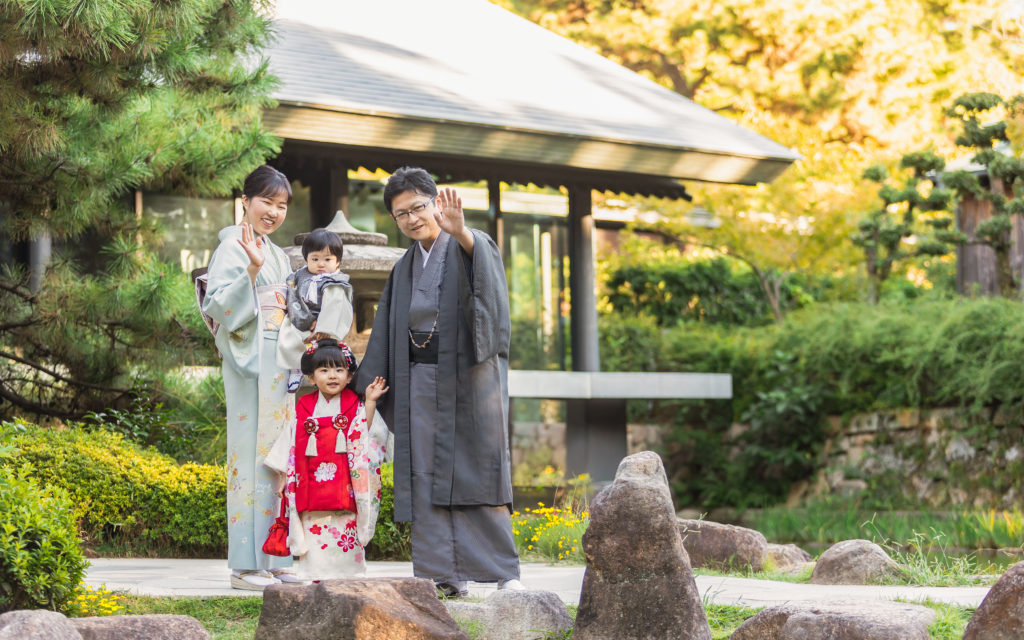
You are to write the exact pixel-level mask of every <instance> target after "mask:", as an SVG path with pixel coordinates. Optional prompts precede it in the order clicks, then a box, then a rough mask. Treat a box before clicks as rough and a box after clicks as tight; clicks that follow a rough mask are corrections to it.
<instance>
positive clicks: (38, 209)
mask: <svg viewBox="0 0 1024 640" xmlns="http://www.w3.org/2000/svg"><path fill="white" fill-rule="evenodd" d="M270 37H271V31H270V21H269V13H268V11H267V7H266V6H263V5H261V4H260V3H259V2H255V3H254V2H252V1H251V0H179V1H176V2H166V1H163V0H8V1H5V2H3V3H0V104H3V105H4V108H3V109H0V224H2V227H0V232H2V233H3V235H6V236H7V238H8V239H9V240H11V241H14V242H18V241H25V240H31V239H36V238H40V237H47V236H48V237H49V238H51V239H52V240H53V242H54V246H55V247H56V251H55V255H54V259H53V262H52V263H51V264H50V265H49V266H48V267H47V270H46V275H45V278H43V279H42V281H41V283H40V284H38V285H35V286H33V287H31V288H30V286H29V274H28V273H27V270H26V268H25V267H24V265H18V264H7V265H5V266H4V268H3V270H2V271H0V363H2V364H0V413H7V414H10V413H18V412H29V413H35V414H40V415H54V416H61V417H75V416H79V415H82V414H84V413H85V412H87V411H90V410H97V409H100V408H103V407H106V406H110V405H111V404H113V403H116V402H118V400H119V398H123V397H126V396H127V395H129V394H130V393H131V392H132V389H133V388H135V389H137V388H138V386H139V384H143V385H145V384H146V381H147V380H149V379H150V378H151V377H152V376H153V375H154V373H155V372H156V371H157V370H159V369H161V368H166V367H167V366H171V365H174V364H178V363H181V364H189V363H191V361H194V360H196V359H197V358H198V359H202V358H205V357H208V356H209V352H208V351H202V349H208V348H209V347H208V346H206V344H208V341H207V340H205V338H206V337H207V336H205V335H203V333H202V332H203V329H202V328H201V325H198V324H197V323H196V322H195V318H194V315H195V310H194V303H193V302H192V301H191V299H190V297H189V296H190V293H189V288H188V282H187V280H186V279H185V277H184V276H183V275H182V274H180V273H178V271H177V270H176V269H175V268H174V267H172V266H170V265H166V264H162V263H161V262H160V261H159V260H157V259H156V258H155V256H154V255H153V253H152V249H153V248H154V245H155V244H156V243H157V242H159V236H158V235H157V234H156V233H155V232H154V231H153V229H152V228H150V227H149V226H148V225H147V224H146V222H145V221H143V220H140V218H139V216H138V215H137V212H136V211H135V208H134V197H133V194H134V192H135V190H137V189H147V190H153V191H175V192H178V193H184V194H190V195H202V196H229V195H231V193H232V190H233V189H235V188H237V187H238V186H239V185H240V184H241V183H242V180H243V178H244V176H245V175H246V173H248V171H250V170H251V169H253V168H254V167H256V166H258V165H259V164H261V163H263V162H264V161H265V159H266V158H267V157H269V156H271V155H272V154H274V153H275V152H276V151H278V149H279V148H280V141H279V140H277V139H276V138H274V137H273V136H271V135H269V134H268V133H266V132H265V131H264V130H263V128H262V123H261V114H262V112H263V110H264V109H265V108H268V107H270V106H272V104H273V102H272V100H271V99H270V98H269V95H270V92H271V89H272V88H273V83H274V78H273V77H271V76H270V75H269V74H268V73H267V62H266V60H265V59H264V58H263V57H262V55H261V49H262V47H263V46H265V45H266V44H267V41H268V39H269V38H270ZM201 345H202V346H201ZM197 348H198V349H200V351H198V352H197V351H196V349H197Z"/></svg>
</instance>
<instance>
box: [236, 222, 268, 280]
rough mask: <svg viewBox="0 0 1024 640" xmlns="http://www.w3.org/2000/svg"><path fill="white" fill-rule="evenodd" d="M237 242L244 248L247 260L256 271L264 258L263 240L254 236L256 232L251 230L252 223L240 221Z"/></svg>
mask: <svg viewBox="0 0 1024 640" xmlns="http://www.w3.org/2000/svg"><path fill="white" fill-rule="evenodd" d="M238 244H240V245H242V248H243V249H245V253H246V254H248V256H249V262H250V263H251V264H252V266H254V267H256V270H257V271H258V270H259V268H260V267H262V266H263V261H264V260H265V259H266V257H265V256H264V255H263V241H262V240H260V239H259V238H258V237H256V232H255V231H253V230H252V225H251V224H249V223H248V222H243V223H242V237H241V239H240V240H239V241H238Z"/></svg>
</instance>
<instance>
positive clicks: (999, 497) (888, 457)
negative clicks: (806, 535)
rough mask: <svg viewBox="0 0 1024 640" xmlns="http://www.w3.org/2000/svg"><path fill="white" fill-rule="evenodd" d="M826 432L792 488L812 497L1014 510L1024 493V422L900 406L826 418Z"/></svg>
mask: <svg viewBox="0 0 1024 640" xmlns="http://www.w3.org/2000/svg"><path fill="white" fill-rule="evenodd" d="M829 422H830V429H829V433H830V434H832V435H831V437H830V438H829V439H828V441H827V442H826V444H825V449H824V451H823V462H824V467H823V468H822V470H821V471H820V472H819V473H818V474H817V475H816V477H815V478H814V479H813V480H811V481H809V482H806V483H800V484H799V485H798V486H796V487H794V491H793V494H792V495H791V496H790V501H791V502H796V501H799V500H801V499H803V498H805V497H807V495H808V494H811V495H819V496H820V495H829V494H831V495H843V496H849V495H855V494H858V493H861V492H871V493H872V494H874V495H876V496H880V497H883V498H884V497H885V496H886V495H891V496H895V497H901V496H902V497H905V498H907V499H908V500H910V501H912V502H918V503H924V504H926V505H931V506H935V507H943V506H970V507H975V508H1012V507H1019V506H1020V504H1021V498H1024V425H1022V423H1021V420H1020V419H1019V417H1018V418H1016V419H1010V418H1009V417H1007V416H1005V415H1000V414H996V415H994V416H991V417H990V418H988V419H986V418H979V417H977V416H973V417H966V416H965V414H964V412H963V411H961V410H957V409H924V410H916V409H904V410H896V411H879V412H873V413H866V414H860V415H856V416H853V417H851V418H849V419H848V420H846V421H843V420H842V419H840V418H837V417H833V418H830V419H829Z"/></svg>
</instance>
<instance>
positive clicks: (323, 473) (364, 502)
mask: <svg viewBox="0 0 1024 640" xmlns="http://www.w3.org/2000/svg"><path fill="white" fill-rule="evenodd" d="M314 397H315V405H314ZM298 404H299V406H298V408H297V411H296V419H295V420H294V421H292V423H291V426H290V428H289V429H288V432H287V433H282V434H281V436H280V437H279V438H278V440H277V442H275V443H274V446H273V448H272V450H271V452H270V455H268V456H267V458H266V460H265V461H264V463H265V464H266V465H267V466H269V467H271V468H273V469H275V470H278V471H281V472H283V473H285V475H286V484H285V490H284V493H285V497H286V498H287V502H288V511H289V522H288V546H289V548H290V549H291V551H292V554H293V555H295V556H297V557H298V560H296V562H295V565H294V568H295V571H296V573H297V574H298V575H299V576H301V577H303V578H306V579H314V580H322V579H328V578H341V577H347V576H352V575H360V574H363V573H365V571H366V554H365V552H364V550H363V549H364V546H365V545H367V544H369V542H370V540H371V539H372V538H373V532H374V529H375V527H376V524H377V514H378V512H379V511H380V465H381V463H382V462H383V461H384V455H385V444H386V442H387V437H388V429H387V425H386V424H385V423H384V420H383V418H381V417H380V414H379V413H378V412H374V419H373V424H372V425H368V424H367V422H366V408H365V406H364V405H363V403H362V401H357V405H356V409H355V414H354V418H353V419H352V420H351V421H350V423H349V424H348V425H347V429H346V430H341V429H339V430H338V431H337V435H338V437H345V436H347V438H345V440H346V442H345V443H344V446H345V449H346V452H345V455H346V456H347V461H348V465H347V466H348V475H349V478H348V479H349V482H348V483H345V484H347V485H348V490H349V491H351V495H352V497H353V498H354V502H355V506H356V512H355V513H352V512H351V511H347V510H337V511H302V512H300V511H299V509H298V503H297V494H298V493H299V491H298V490H299V486H300V484H301V483H302V482H304V481H305V482H320V481H323V482H329V481H334V480H337V478H335V477H334V476H335V475H336V474H337V473H338V472H339V468H338V467H339V465H336V464H334V463H320V464H319V465H317V466H316V467H315V468H312V469H309V470H308V471H307V473H306V475H307V476H310V477H308V478H306V479H303V478H302V477H300V475H298V474H297V468H298V467H299V466H301V465H296V456H305V455H306V444H302V445H297V443H298V442H299V440H300V438H299V435H300V433H302V434H304V433H305V430H304V428H303V423H304V422H305V420H306V418H307V417H313V418H316V419H319V418H328V417H329V418H332V419H333V418H334V416H336V415H338V413H340V409H341V404H342V401H341V400H340V399H339V398H335V399H333V400H332V401H331V402H324V401H323V398H322V397H321V396H320V394H319V392H316V393H314V394H312V396H304V397H302V398H300V399H299V401H298ZM311 409H312V415H310V410H311ZM325 422H326V421H325ZM331 431H334V429H333V428H332V429H331ZM302 442H303V443H306V439H302ZM356 443H359V444H356ZM363 443H368V444H363ZM322 444H326V443H321V442H319V441H318V442H317V446H318V447H319V446H321V445H322ZM339 448H340V447H339ZM331 466H334V467H335V468H334V469H333V470H332V469H331V468H330V467H331ZM369 478H373V479H374V480H375V482H374V481H368V480H367V479H369ZM339 486H341V485H339Z"/></svg>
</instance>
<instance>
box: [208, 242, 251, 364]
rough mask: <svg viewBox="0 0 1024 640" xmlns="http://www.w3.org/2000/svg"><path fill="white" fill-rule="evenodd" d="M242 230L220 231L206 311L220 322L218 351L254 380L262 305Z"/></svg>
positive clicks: (211, 269)
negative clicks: (250, 271)
mask: <svg viewBox="0 0 1024 640" xmlns="http://www.w3.org/2000/svg"><path fill="white" fill-rule="evenodd" d="M241 235H242V230H241V227H228V228H226V229H224V230H223V231H221V234H220V240H221V243H220V245H219V246H218V247H217V250H216V251H215V252H214V254H213V259H212V260H211V261H210V267H209V269H208V270H207V274H208V278H209V280H208V283H207V288H206V298H205V299H204V300H203V312H204V313H206V314H207V315H209V316H210V317H211V318H213V319H214V320H216V321H217V322H218V323H220V330H219V331H217V339H216V342H217V350H218V351H220V354H221V356H223V357H224V359H225V360H226V361H227V362H230V363H231V365H232V367H233V368H234V369H235V370H236V371H238V372H239V373H240V374H242V375H245V376H247V377H252V378H255V377H257V376H258V375H259V372H260V361H259V346H260V344H259V343H260V340H259V338H260V327H259V322H258V317H259V303H258V301H257V299H256V289H255V287H253V284H252V281H251V280H250V279H249V272H248V267H249V256H248V255H246V253H245V250H244V249H242V247H241V246H240V245H239V244H238V242H237V239H238V238H241Z"/></svg>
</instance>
